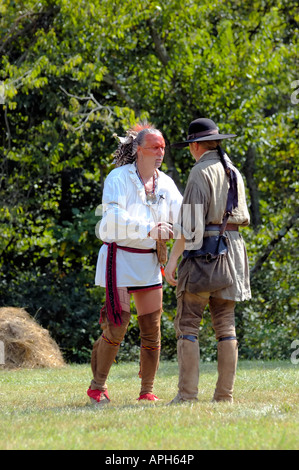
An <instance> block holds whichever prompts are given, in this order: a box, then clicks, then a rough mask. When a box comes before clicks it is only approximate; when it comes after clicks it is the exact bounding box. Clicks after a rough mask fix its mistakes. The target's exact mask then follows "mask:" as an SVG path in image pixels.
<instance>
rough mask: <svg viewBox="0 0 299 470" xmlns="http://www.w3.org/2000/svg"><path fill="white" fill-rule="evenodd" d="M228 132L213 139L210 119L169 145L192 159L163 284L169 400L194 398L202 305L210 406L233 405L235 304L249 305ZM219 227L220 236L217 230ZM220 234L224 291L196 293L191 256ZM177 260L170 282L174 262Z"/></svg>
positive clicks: (244, 213)
mask: <svg viewBox="0 0 299 470" xmlns="http://www.w3.org/2000/svg"><path fill="white" fill-rule="evenodd" d="M233 137H236V136H235V135H234V134H220V133H219V131H218V128H217V126H216V124H215V123H214V122H213V121H212V120H211V119H205V118H200V119H196V120H195V121H192V122H191V124H190V126H189V132H188V137H187V140H185V141H184V142H180V143H177V144H173V147H175V148H183V147H186V146H188V145H189V149H190V152H191V154H192V156H193V157H194V158H195V160H196V163H195V165H194V166H193V168H192V170H191V172H190V175H189V178H188V181H187V186H186V189H185V193H184V199H183V203H182V208H181V213H180V219H179V226H178V227H177V230H178V231H179V235H175V237H176V238H177V239H176V241H175V243H174V246H173V248H172V252H171V255H170V257H169V261H168V264H167V266H166V268H165V278H166V280H167V281H168V282H169V284H171V285H177V315H176V318H175V329H176V336H177V353H178V365H179V383H178V394H177V396H176V397H175V398H174V399H173V400H172V401H171V402H170V403H171V404H173V403H179V402H185V401H189V400H197V395H198V380H199V355H200V352H199V344H198V339H197V338H198V330H199V325H200V322H201V320H202V317H203V312H204V309H205V307H206V306H207V305H209V309H210V313H211V318H212V326H213V329H214V331H215V335H216V340H217V341H218V348H217V349H218V381H217V384H216V389H215V392H214V396H213V401H217V402H218V401H227V402H233V388H234V381H235V374H236V368H237V360H238V343H237V338H236V330H235V313H234V309H235V303H236V301H242V300H247V299H250V297H251V292H250V282H249V269H248V260H247V254H246V248H245V244H244V241H243V238H242V236H241V234H240V232H239V226H246V225H248V224H249V213H248V209H247V205H246V198H245V188H244V183H243V179H242V177H241V175H240V173H239V171H238V170H237V169H236V168H235V167H234V166H233V165H232V162H231V161H230V159H229V158H228V157H227V155H226V154H224V152H223V150H222V148H221V147H220V143H221V141H222V140H224V139H229V138H233ZM224 229H225V231H224ZM222 232H224V233H223V235H224V239H225V240H226V243H227V246H228V253H227V255H226V260H227V264H228V270H229V272H230V273H229V274H230V277H231V280H230V282H229V283H228V284H227V286H224V287H221V288H219V286H216V285H215V286H210V287H209V290H208V291H203V290H204V289H205V288H204V287H203V285H202V284H203V275H201V274H202V273H201V272H200V267H198V266H200V264H199V263H198V257H197V256H198V254H200V253H201V252H202V251H203V250H202V247H203V246H204V245H205V244H206V242H207V241H209V240H207V238H206V237H215V236H217V235H218V236H219V234H222ZM182 254H183V258H182V261H181V263H180V265H179V269H178V280H176V279H175V272H176V267H177V262H178V259H179V258H180V256H181V255H182Z"/></svg>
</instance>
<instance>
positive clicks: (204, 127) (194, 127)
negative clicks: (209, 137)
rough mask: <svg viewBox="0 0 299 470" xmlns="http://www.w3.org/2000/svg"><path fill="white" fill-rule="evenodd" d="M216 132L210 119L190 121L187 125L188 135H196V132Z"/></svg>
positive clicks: (215, 127)
mask: <svg viewBox="0 0 299 470" xmlns="http://www.w3.org/2000/svg"><path fill="white" fill-rule="evenodd" d="M215 130H216V131H217V130H218V128H217V126H216V124H215V122H214V121H212V119H207V118H199V119H195V121H192V122H191V124H190V125H189V129H188V134H189V135H190V134H196V133H198V132H207V131H215Z"/></svg>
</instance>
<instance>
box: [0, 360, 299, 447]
mask: <svg viewBox="0 0 299 470" xmlns="http://www.w3.org/2000/svg"><path fill="white" fill-rule="evenodd" d="M298 377H299V366H298V365H294V364H292V363H291V362H290V361H277V362H258V361H252V362H250V361H240V362H239V365H238V373H237V380H236V385H235V395H234V396H235V403H234V404H233V405H231V404H227V403H211V397H212V394H213V390H214V386H215V382H216V378H217V365H216V364H215V363H204V364H202V365H201V377H200V387H199V401H198V403H187V404H179V405H173V406H166V404H167V403H168V402H169V401H170V400H171V399H172V398H173V397H174V396H175V395H176V393H177V364H176V363H173V362H162V363H161V364H160V368H159V372H158V375H157V379H156V384H155V393H156V394H157V395H158V396H159V397H160V399H161V401H159V402H156V403H155V404H154V403H150V402H146V403H143V402H137V401H136V398H137V396H138V392H139V386H140V379H139V378H138V364H137V363H125V364H123V363H122V364H114V365H113V367H112V370H111V374H110V377H109V382H108V383H109V394H110V398H111V399H112V401H111V403H110V404H109V405H108V406H107V407H106V408H105V409H100V410H96V409H93V408H92V407H91V405H90V404H89V401H88V397H87V395H86V389H87V388H88V385H89V382H90V378H91V374H90V367H89V365H70V366H67V367H66V368H64V369H60V370H54V369H39V370H24V369H23V370H17V371H6V370H0V448H1V450H22V449H32V450H46V449H52V450H54V449H58V450H59V449H61V450H87V449H89V450H96V449H98V450H152V451H153V450H201V449H205V450H218V449H219V450H220V449H226V450H229V449H240V450H245V449H248V450H262V449H264V450H283V449H285V450H286V449H288V450H297V449H298V447H299V437H298V421H299V420H298V418H299V409H298V408H299V406H298V403H299V396H298V391H299V381H298Z"/></svg>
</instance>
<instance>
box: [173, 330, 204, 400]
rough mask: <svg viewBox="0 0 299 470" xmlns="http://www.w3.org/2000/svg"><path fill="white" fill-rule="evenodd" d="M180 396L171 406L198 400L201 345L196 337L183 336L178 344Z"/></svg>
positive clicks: (178, 395)
mask: <svg viewBox="0 0 299 470" xmlns="http://www.w3.org/2000/svg"><path fill="white" fill-rule="evenodd" d="M177 353H178V366H179V383H178V394H177V396H176V397H175V398H174V399H173V400H172V401H171V402H170V403H169V405H172V404H175V403H180V402H184V401H189V400H197V395H198V381H199V356H200V352H199V344H198V340H197V337H196V336H193V335H181V336H179V338H178V342H177Z"/></svg>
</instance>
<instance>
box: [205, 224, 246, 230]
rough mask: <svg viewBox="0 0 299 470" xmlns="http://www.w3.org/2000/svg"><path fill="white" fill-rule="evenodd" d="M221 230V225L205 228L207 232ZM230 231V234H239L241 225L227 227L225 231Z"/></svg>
mask: <svg viewBox="0 0 299 470" xmlns="http://www.w3.org/2000/svg"><path fill="white" fill-rule="evenodd" d="M220 229H221V224H210V225H206V226H205V232H209V231H213V230H220ZM227 230H228V231H230V232H238V231H239V225H237V224H227V225H226V227H225V231H227Z"/></svg>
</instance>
